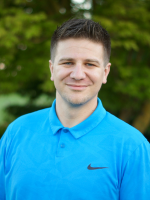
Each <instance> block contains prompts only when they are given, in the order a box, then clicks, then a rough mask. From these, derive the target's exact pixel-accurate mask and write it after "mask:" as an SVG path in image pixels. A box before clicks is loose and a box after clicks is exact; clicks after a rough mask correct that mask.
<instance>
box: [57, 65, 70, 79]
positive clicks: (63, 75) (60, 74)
mask: <svg viewBox="0 0 150 200" xmlns="http://www.w3.org/2000/svg"><path fill="white" fill-rule="evenodd" d="M70 73H71V71H70V70H68V69H65V68H61V69H56V70H55V71H54V79H55V80H56V81H62V80H63V79H65V78H66V77H68V76H69V75H70Z"/></svg>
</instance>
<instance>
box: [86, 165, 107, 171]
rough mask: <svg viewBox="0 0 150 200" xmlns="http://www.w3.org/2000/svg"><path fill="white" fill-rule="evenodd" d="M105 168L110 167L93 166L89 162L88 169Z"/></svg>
mask: <svg viewBox="0 0 150 200" xmlns="http://www.w3.org/2000/svg"><path fill="white" fill-rule="evenodd" d="M104 168H108V167H91V164H89V165H88V167H87V169H89V170H94V169H104Z"/></svg>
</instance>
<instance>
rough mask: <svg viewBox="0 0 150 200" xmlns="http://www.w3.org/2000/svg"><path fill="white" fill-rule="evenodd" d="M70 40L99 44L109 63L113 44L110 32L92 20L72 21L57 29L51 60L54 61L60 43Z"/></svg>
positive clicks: (52, 44)
mask: <svg viewBox="0 0 150 200" xmlns="http://www.w3.org/2000/svg"><path fill="white" fill-rule="evenodd" d="M69 38H77V39H78V38H83V39H89V40H91V41H93V42H99V43H101V44H102V45H103V48H104V61H105V63H108V62H109V59H110V54H111V42H110V36H109V34H108V32H107V31H106V30H105V29H104V28H103V27H102V26H101V25H100V24H99V23H98V22H94V21H93V20H91V19H75V18H73V19H70V20H68V21H66V22H64V23H63V24H62V25H61V26H59V27H57V29H56V30H55V32H54V34H53V36H52V39H51V59H52V61H54V57H55V53H56V47H57V44H58V42H59V41H61V40H65V39H69Z"/></svg>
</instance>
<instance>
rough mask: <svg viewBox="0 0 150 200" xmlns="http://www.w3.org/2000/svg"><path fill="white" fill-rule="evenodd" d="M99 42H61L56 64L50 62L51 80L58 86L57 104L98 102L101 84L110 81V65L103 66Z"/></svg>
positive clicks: (77, 40)
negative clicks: (108, 77)
mask: <svg viewBox="0 0 150 200" xmlns="http://www.w3.org/2000/svg"><path fill="white" fill-rule="evenodd" d="M103 54H104V50H103V46H102V44H100V43H95V42H93V41H90V40H88V39H73V38H71V39H66V40H62V41H59V42H58V45H57V50H56V55H55V60H54V63H52V61H50V71H51V80H52V81H54V84H55V87H56V101H57V99H58V100H59V102H62V101H63V102H64V103H65V104H68V105H69V106H82V105H84V104H86V103H87V102H90V101H91V102H96V103H97V96H98V92H99V90H100V88H101V85H102V84H105V83H106V82H107V76H108V74H109V71H110V66H111V64H110V63H108V64H107V65H106V66H104V55H103Z"/></svg>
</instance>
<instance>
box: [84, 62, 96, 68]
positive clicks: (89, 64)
mask: <svg viewBox="0 0 150 200" xmlns="http://www.w3.org/2000/svg"><path fill="white" fill-rule="evenodd" d="M86 65H88V66H90V67H92V66H95V65H93V64H91V63H86Z"/></svg>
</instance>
